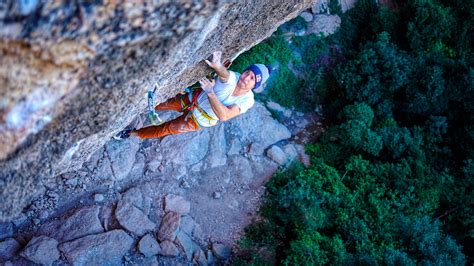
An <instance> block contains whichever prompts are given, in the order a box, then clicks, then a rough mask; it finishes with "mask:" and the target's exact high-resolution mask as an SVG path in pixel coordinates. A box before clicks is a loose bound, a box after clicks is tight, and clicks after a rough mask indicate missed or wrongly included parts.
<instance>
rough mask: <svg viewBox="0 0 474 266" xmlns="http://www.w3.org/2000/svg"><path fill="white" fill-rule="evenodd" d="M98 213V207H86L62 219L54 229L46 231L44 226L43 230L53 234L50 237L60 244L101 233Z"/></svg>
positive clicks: (101, 228)
mask: <svg viewBox="0 0 474 266" xmlns="http://www.w3.org/2000/svg"><path fill="white" fill-rule="evenodd" d="M99 212H100V207H98V206H86V207H83V208H80V209H78V210H76V211H75V212H74V213H73V214H72V215H70V216H65V217H63V218H62V219H61V221H60V222H59V223H55V224H54V226H55V227H56V228H50V229H48V228H47V227H48V225H46V226H44V227H43V230H44V231H48V232H53V234H52V237H53V238H55V239H58V241H61V242H63V241H69V240H73V239H76V238H79V237H82V236H86V235H91V234H97V233H102V232H103V231H104V228H103V227H102V224H101V223H100V220H99Z"/></svg>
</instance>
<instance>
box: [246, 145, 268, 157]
mask: <svg viewBox="0 0 474 266" xmlns="http://www.w3.org/2000/svg"><path fill="white" fill-rule="evenodd" d="M264 151H265V147H264V146H263V145H262V144H261V143H258V142H254V143H252V144H250V147H249V154H251V155H262V154H263V152H264Z"/></svg>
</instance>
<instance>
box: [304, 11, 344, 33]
mask: <svg viewBox="0 0 474 266" xmlns="http://www.w3.org/2000/svg"><path fill="white" fill-rule="evenodd" d="M340 25H341V18H340V17H339V16H338V15H326V14H321V15H315V16H314V20H313V22H312V23H311V24H309V25H308V29H307V31H306V34H310V33H315V34H317V35H319V34H322V35H324V36H328V35H331V34H333V33H334V32H335V31H336V30H337V29H338V28H339V26H340Z"/></svg>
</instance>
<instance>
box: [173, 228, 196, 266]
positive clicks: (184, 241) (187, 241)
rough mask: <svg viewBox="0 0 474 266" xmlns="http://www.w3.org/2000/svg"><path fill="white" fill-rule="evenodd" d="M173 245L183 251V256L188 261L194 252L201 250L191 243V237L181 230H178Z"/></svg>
mask: <svg viewBox="0 0 474 266" xmlns="http://www.w3.org/2000/svg"><path fill="white" fill-rule="evenodd" d="M175 243H176V244H178V246H180V247H181V248H182V249H183V251H184V256H185V257H186V258H187V259H188V260H189V261H191V260H192V259H193V254H194V252H195V251H198V250H200V249H201V248H200V247H199V246H198V245H197V244H196V243H194V242H193V240H192V239H191V237H189V236H188V235H187V234H186V233H185V232H183V231H181V230H179V231H178V233H177V234H176V239H175Z"/></svg>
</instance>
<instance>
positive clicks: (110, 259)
mask: <svg viewBox="0 0 474 266" xmlns="http://www.w3.org/2000/svg"><path fill="white" fill-rule="evenodd" d="M132 244H133V238H131V237H130V236H129V235H128V234H127V233H126V232H125V231H123V230H113V231H109V232H106V233H102V234H97V235H90V236H85V237H82V238H79V239H76V240H73V241H70V242H65V243H63V244H61V245H59V249H60V250H61V251H62V253H63V254H64V256H65V257H66V259H67V260H68V262H69V263H72V264H74V265H99V264H111V265H112V264H121V259H122V257H123V255H125V253H127V251H128V250H130V248H131V247H132Z"/></svg>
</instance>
